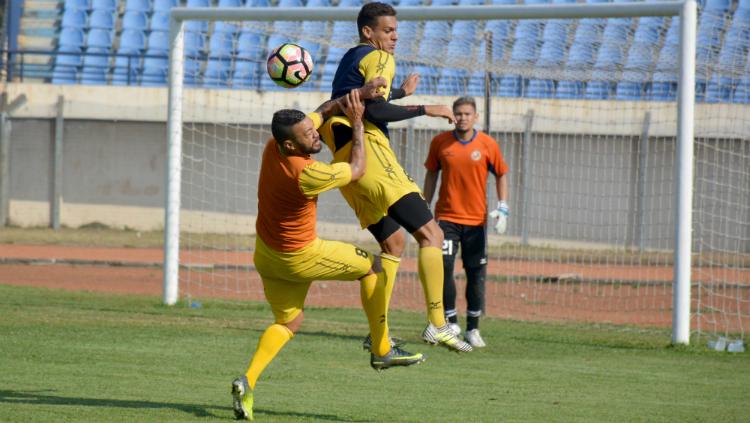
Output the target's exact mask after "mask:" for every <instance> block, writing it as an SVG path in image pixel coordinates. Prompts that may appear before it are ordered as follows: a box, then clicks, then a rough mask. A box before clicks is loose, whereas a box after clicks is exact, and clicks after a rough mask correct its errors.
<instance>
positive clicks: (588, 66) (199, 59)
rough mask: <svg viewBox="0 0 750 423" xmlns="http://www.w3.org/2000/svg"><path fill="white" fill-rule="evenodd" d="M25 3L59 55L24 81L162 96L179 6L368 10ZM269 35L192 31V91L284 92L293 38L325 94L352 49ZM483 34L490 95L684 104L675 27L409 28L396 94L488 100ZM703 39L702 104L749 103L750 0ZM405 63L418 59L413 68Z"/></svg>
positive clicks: (661, 22) (306, 30)
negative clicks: (267, 71)
mask: <svg viewBox="0 0 750 423" xmlns="http://www.w3.org/2000/svg"><path fill="white" fill-rule="evenodd" d="M25 1H26V2H28V3H29V7H28V8H26V10H25V12H24V13H27V14H29V15H33V16H34V17H35V18H39V17H46V19H48V21H47V22H52V23H51V24H49V23H44V24H42V25H44V26H40V27H32V26H30V25H26V26H25V27H24V25H22V26H21V28H22V34H24V35H25V38H24V41H25V43H26V44H25V47H28V48H34V47H37V46H39V47H41V48H46V49H49V50H50V51H51V52H53V54H51V55H49V56H47V57H46V58H44V59H42V60H40V59H38V58H37V59H24V60H25V61H27V62H28V64H25V67H24V69H25V72H28V74H27V75H25V76H26V77H37V78H39V77H42V78H44V79H46V80H47V81H49V82H52V83H65V84H69V83H84V84H93V83H96V84H105V83H111V84H119V85H123V84H124V85H154V86H163V85H165V84H166V64H167V54H168V52H167V43H168V31H169V15H168V13H169V9H171V8H172V7H175V6H179V5H183V6H190V7H274V6H280V7H359V6H361V4H362V0H339V1H336V0H306V1H305V0H278V1H270V2H269V0H59V2H58V3H57V4H58V7H57V8H56V9H54V10H47V11H36V10H34V7H36V6H35V5H34V4H33V2H31V1H30V0H25ZM547 1H549V0H526V1H525V3H527V4H535V3H536V4H540V3H545V2H547ZM553 1H554V2H556V3H569V2H575V1H576V0H553ZM602 1H604V0H588V2H602ZM614 1H633V0H614ZM393 3H397V4H398V5H400V6H422V5H427V6H429V5H432V6H450V5H455V4H461V5H478V4H485V3H492V4H515V3H516V0H401V1H398V2H395V1H394V2H393ZM27 21H28V19H27ZM37 21H38V19H37ZM37 25H39V24H38V23H37ZM273 25H274V27H273V28H274V34H273V35H271V36H270V37H268V36H262V35H259V34H257V33H252V32H250V31H243V29H242V27H241V26H237V25H235V24H229V23H222V22H217V23H215V24H209V23H208V22H206V21H191V22H188V23H187V24H186V34H185V40H186V47H185V51H186V55H187V61H186V64H187V68H186V83H187V84H189V85H199V86H200V85H205V86H211V87H215V86H219V85H222V86H224V85H226V83H227V82H230V85H231V86H233V87H238V88H252V89H260V90H278V89H280V88H279V87H278V86H276V85H275V84H274V83H273V82H272V81H270V80H269V79H268V78H265V77H263V76H264V66H263V62H264V59H265V57H266V55H267V54H268V53H269V52H270V50H271V49H273V48H274V47H276V46H278V45H280V44H282V43H284V42H288V41H289V40H290V39H291V40H296V42H298V43H299V44H301V45H303V46H304V47H305V48H307V49H308V51H309V52H310V53H311V54H312V55H313V58H314V60H315V63H316V66H317V68H316V69H317V71H316V72H314V73H313V79H311V80H310V81H309V82H308V83H307V84H305V85H303V86H302V87H301V89H303V90H322V91H327V90H328V89H329V88H330V83H331V80H332V79H333V72H335V69H336V63H337V61H338V60H339V58H340V57H341V56H342V55H343V54H344V52H345V51H346V50H347V49H348V48H349V47H350V46H351V45H352V44H353V43H355V42H356V36H355V34H356V26H355V25H354V23H353V22H335V23H333V24H332V25H330V24H327V23H325V22H305V23H303V24H302V25H299V23H294V22H274V24H273ZM485 32H489V33H491V34H492V43H491V51H490V52H489V56H490V60H492V62H493V65H494V66H495V67H496V68H498V69H503V70H504V73H503V74H493V75H492V77H493V84H492V90H493V94H494V95H500V96H511V97H517V96H527V97H531V98H561V99H576V98H583V99H589V100H596V99H617V100H644V99H646V100H652V101H672V100H673V99H674V98H675V96H676V86H677V81H676V80H675V77H674V75H675V72H674V69H675V66H676V59H677V49H678V37H679V18H661V17H643V18H639V19H581V20H577V21H576V20H570V21H566V20H551V21H533V20H526V21H517V22H512V21H489V22H486V23H480V24H479V25H476V23H469V22H460V21H459V22H455V23H448V22H429V23H417V22H413V21H402V22H400V26H399V38H400V39H401V40H402V42H400V43H399V44H398V47H397V51H396V54H397V57H399V58H400V61H399V67H398V69H397V77H396V83H397V84H398V83H400V81H401V80H403V78H405V77H406V76H407V75H408V74H409V73H410V72H413V71H417V72H419V73H420V74H421V75H422V83H421V85H420V91H421V92H422V93H424V94H443V95H454V94H456V93H459V92H463V91H464V88H465V87H466V88H468V91H469V92H471V93H473V94H475V95H481V94H483V93H484V74H483V73H482V72H472V71H471V70H470V68H468V67H467V66H466V63H467V61H466V59H467V58H468V59H470V60H477V61H480V62H481V61H484V60H486V58H485V56H486V55H487V53H486V47H485V46H486V45H487V44H486V43H485V41H484V40H483V38H484V33H485ZM303 34H304V35H303ZM446 34H450V36H449V37H446ZM697 36H698V42H697V54H696V59H697V73H696V94H697V96H698V100H699V101H706V102H750V98H749V97H750V86H749V84H750V77H748V50H749V46H750V0H739V1H732V0H705V1H703V2H702V5H701V9H700V11H699V25H698V35H697ZM446 39H447V41H446ZM325 40H330V43H329V42H327V41H325ZM403 40H412V41H410V42H403ZM324 41H325V42H324ZM436 54H437V55H438V56H441V57H447V58H448V59H447V62H446V63H455V67H441V68H440V69H437V68H435V67H433V66H430V63H429V62H425V61H424V59H420V58H424V57H434V56H435V55H436ZM405 57H416V58H417V59H416V61H415V62H408V61H406V60H404V58H405ZM458 58H461V59H458ZM562 64H564V65H565V73H564V75H562V76H559V75H555V74H554V72H553V71H554V70H555V69H557V68H559V67H560V65H562ZM204 67H205V69H204ZM585 72H588V74H584V73H585ZM521 75H524V76H523V77H522V76H521ZM583 81H588V82H587V83H585V82H583ZM644 81H653V82H644Z"/></svg>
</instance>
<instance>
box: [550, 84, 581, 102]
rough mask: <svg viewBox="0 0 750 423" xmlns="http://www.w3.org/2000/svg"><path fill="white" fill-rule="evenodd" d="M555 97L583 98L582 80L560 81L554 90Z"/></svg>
mask: <svg viewBox="0 0 750 423" xmlns="http://www.w3.org/2000/svg"><path fill="white" fill-rule="evenodd" d="M555 97H556V98H583V82H579V81H560V82H558V83H557V90H555Z"/></svg>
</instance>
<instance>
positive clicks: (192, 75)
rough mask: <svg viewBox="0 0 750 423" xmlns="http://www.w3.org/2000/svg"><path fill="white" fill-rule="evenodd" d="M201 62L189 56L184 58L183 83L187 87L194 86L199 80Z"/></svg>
mask: <svg viewBox="0 0 750 423" xmlns="http://www.w3.org/2000/svg"><path fill="white" fill-rule="evenodd" d="M201 78H202V75H201V62H200V61H198V60H195V59H191V58H187V57H186V58H185V75H184V77H183V78H182V81H183V84H184V85H185V86H187V87H196V86H198V82H199V81H200V80H201Z"/></svg>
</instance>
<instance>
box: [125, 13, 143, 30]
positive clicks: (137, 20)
mask: <svg viewBox="0 0 750 423" xmlns="http://www.w3.org/2000/svg"><path fill="white" fill-rule="evenodd" d="M122 29H135V30H139V31H145V30H146V29H148V19H147V18H146V14H145V13H144V12H139V11H134V10H129V11H127V12H125V14H124V15H123V16H122Z"/></svg>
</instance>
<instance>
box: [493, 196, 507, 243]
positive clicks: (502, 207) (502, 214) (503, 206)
mask: <svg viewBox="0 0 750 423" xmlns="http://www.w3.org/2000/svg"><path fill="white" fill-rule="evenodd" d="M509 214H510V209H509V208H508V203H506V202H505V201H498V202H497V208H496V209H495V210H492V211H491V212H490V217H492V218H495V219H497V222H495V232H497V233H498V234H499V235H502V234H504V233H505V230H506V229H507V227H508V215H509Z"/></svg>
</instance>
